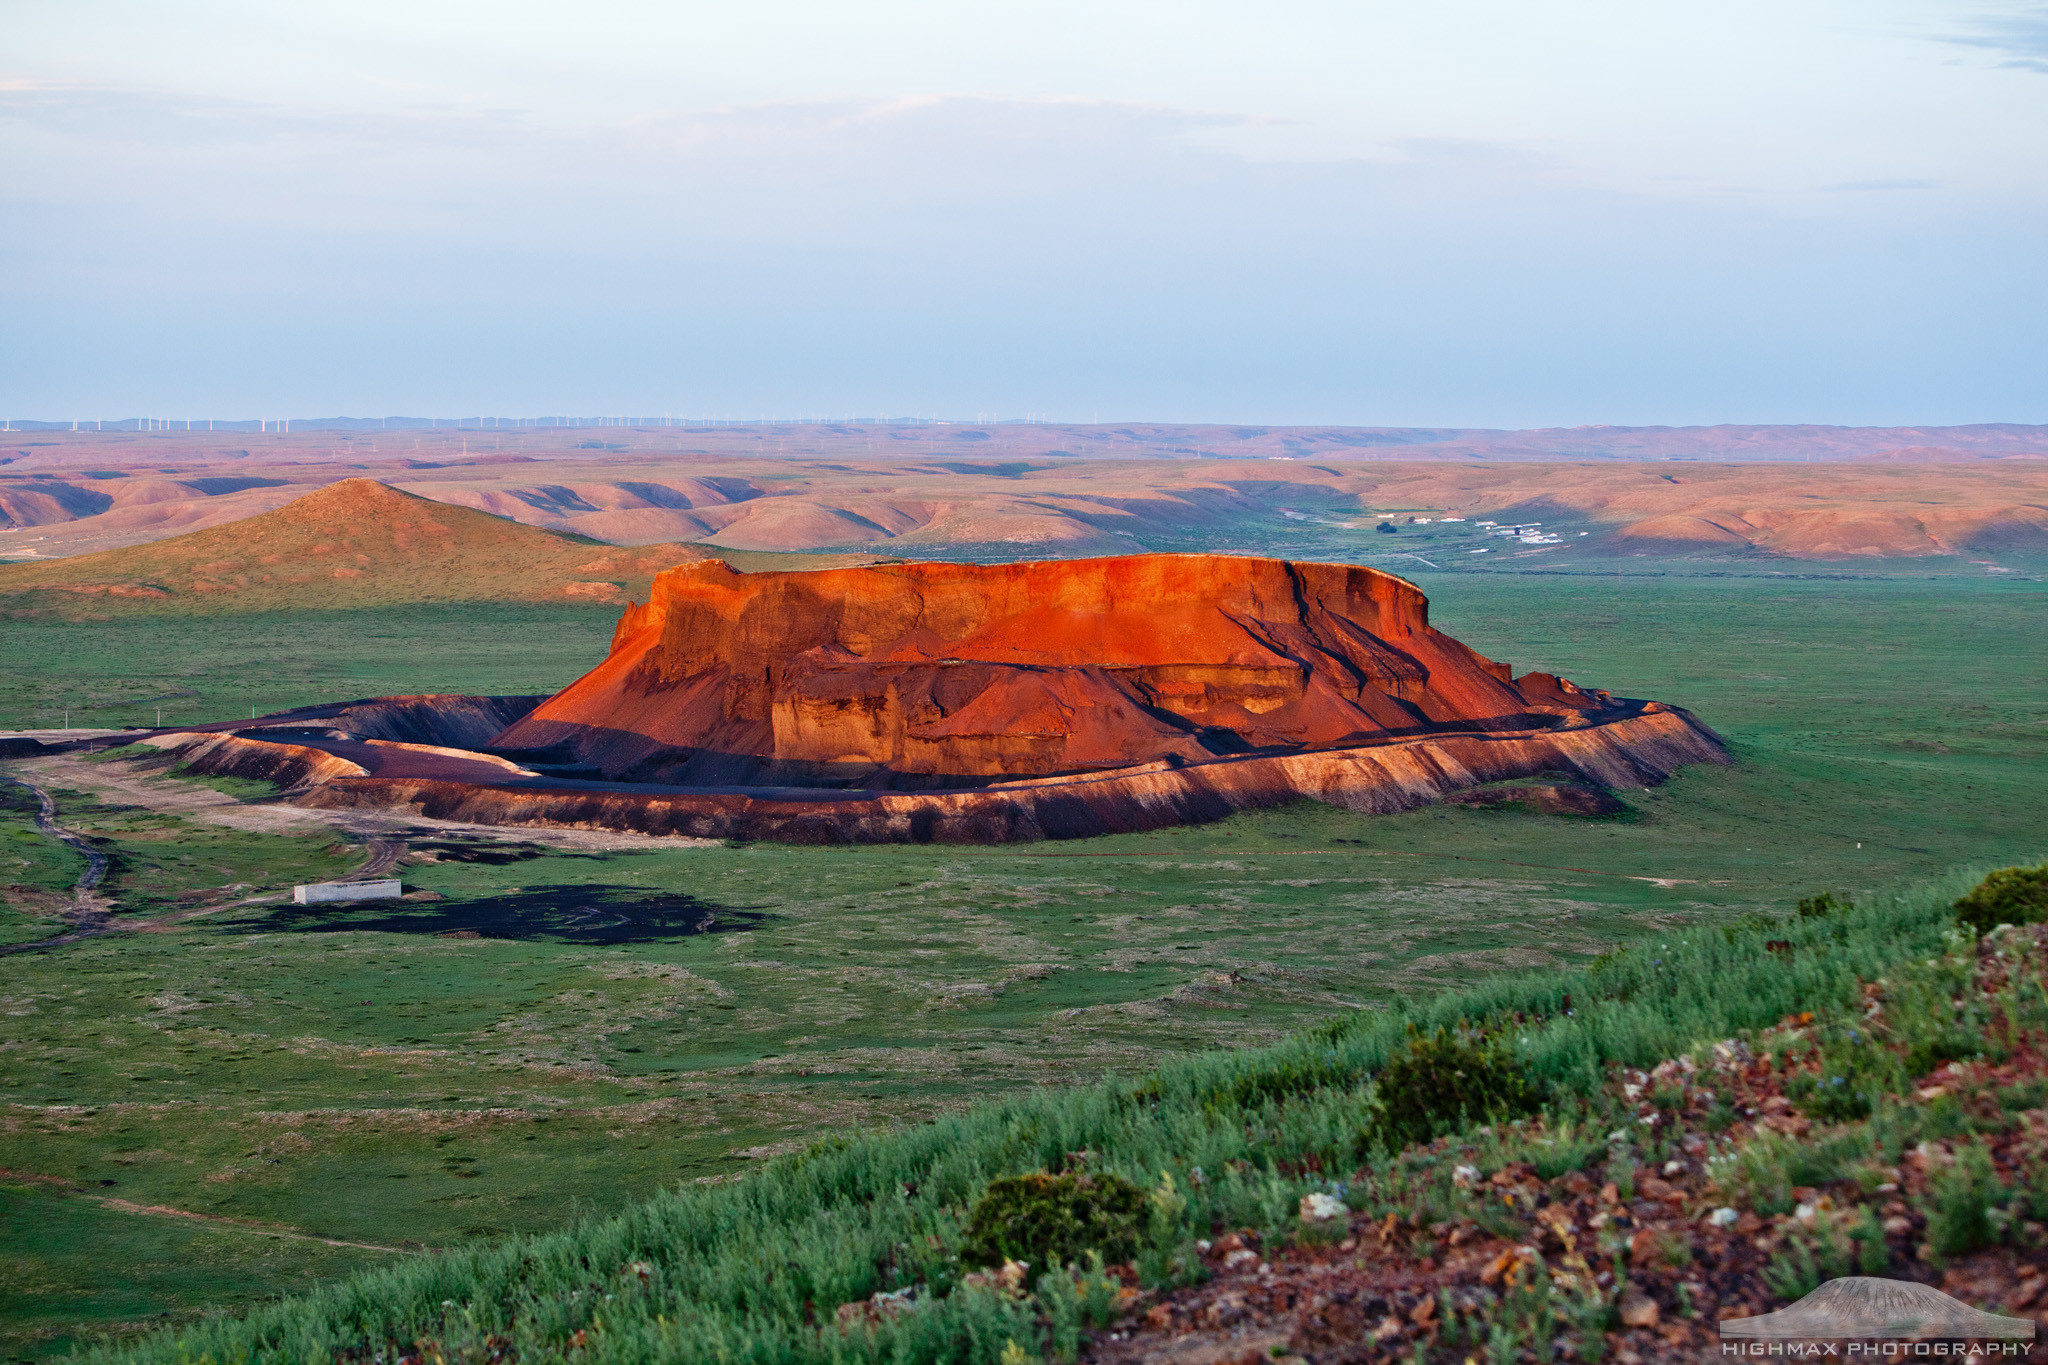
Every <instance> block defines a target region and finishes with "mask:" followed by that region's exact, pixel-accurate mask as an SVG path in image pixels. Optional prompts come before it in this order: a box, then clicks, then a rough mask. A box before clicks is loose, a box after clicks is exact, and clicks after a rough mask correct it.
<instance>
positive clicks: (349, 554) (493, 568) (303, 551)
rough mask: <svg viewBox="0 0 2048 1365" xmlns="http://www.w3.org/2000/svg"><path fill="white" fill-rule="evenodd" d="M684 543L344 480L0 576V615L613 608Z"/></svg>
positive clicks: (696, 552)
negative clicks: (202, 524)
mask: <svg viewBox="0 0 2048 1365" xmlns="http://www.w3.org/2000/svg"><path fill="white" fill-rule="evenodd" d="M710 553H711V552H710V551H708V550H705V549H702V548H700V547H697V546H691V545H676V544H666V545H647V546H641V547H639V548H636V549H622V548H620V547H617V546H613V545H607V544H604V543H603V542H601V541H594V540H591V539H589V538H587V537H584V536H580V535H576V534H574V533H571V532H565V531H556V530H547V529H542V528H538V527H532V526H522V525H520V524H519V523H517V522H514V521H508V520H506V519H505V518H503V517H498V516H493V515H491V514H489V513H487V512H478V511H474V510H472V509H470V508H466V507H456V506H451V505H450V504H447V503H441V502H435V501H433V500H431V499H428V498H422V497H419V496H416V495H414V494H411V493H406V492H402V491H400V490H398V489H396V488H392V487H389V486H388V485H385V484H382V483H379V482H377V481H376V480H374V479H360V478H358V479H343V480H341V481H340V482H338V483H332V484H328V485H327V486H326V487H324V488H320V489H317V490H315V491H314V492H311V493H308V494H306V495H305V496H304V497H301V498H299V499H298V500H296V501H294V502H291V503H287V504H286V505H285V506H283V507H279V508H277V509H275V510H274V511H269V512H264V513H262V514H260V515H258V516H253V517H249V518H247V519H245V520H242V521H236V522H231V523H229V524H227V525H225V526H215V527H211V528H209V529H206V530H202V531H195V532H192V533H190V534H187V535H182V536H174V537H172V538H171V539H168V540H161V541H156V542H153V543H150V544H146V545H134V546H128V547H126V548H123V549H118V550H106V551H102V552H101V553H98V554H90V555H79V556H76V557H73V558H67V559H61V560H52V561H48V562H44V563H34V562H30V563H17V564H7V565H0V614H4V615H8V616H15V617H20V616H23V615H30V616H59V617H64V616H71V617H77V616H108V615H114V614H127V613H133V612H137V611H144V612H155V613H210V612H223V611H236V612H245V611H271V610H286V609H307V608H312V609H343V608H355V607H376V606H389V605H394V604H398V603H417V602H467V601H527V602H532V601H555V602H561V601H572V602H573V601H584V602H591V603H594V604H609V603H620V602H624V601H625V600H626V597H627V595H628V593H629V592H630V591H633V590H635V589H640V590H644V586H645V584H646V583H648V582H649V581H650V580H651V579H652V577H653V575H654V574H656V573H658V572H659V571H661V570H662V569H666V568H670V567H672V566H674V565H677V564H683V563H688V562H691V561H693V560H699V559H704V558H707V557H708V556H709V555H710Z"/></svg>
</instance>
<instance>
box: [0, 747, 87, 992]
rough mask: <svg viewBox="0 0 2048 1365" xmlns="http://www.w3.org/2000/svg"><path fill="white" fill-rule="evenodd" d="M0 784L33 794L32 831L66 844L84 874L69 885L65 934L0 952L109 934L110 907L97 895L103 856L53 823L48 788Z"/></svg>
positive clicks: (54, 807) (2, 778)
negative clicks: (82, 862)
mask: <svg viewBox="0 0 2048 1365" xmlns="http://www.w3.org/2000/svg"><path fill="white" fill-rule="evenodd" d="M0 782H7V783H11V784H13V785H14V786H17V787H23V788H26V789H27V790H29V791H32V792H34V793H35V796H36V801H37V803H38V808H37V810H36V828H37V829H39V830H41V831H42V832H43V833H45V834H47V835H49V836H50V837H51V838H52V839H56V840H59V841H60V842H62V843H65V844H69V845H70V846H71V847H72V848H75V849H77V850H78V851H79V853H81V854H83V855H84V857H85V871H83V872H81V873H79V874H78V880H77V881H76V882H74V883H72V886H71V908H70V909H69V910H68V911H65V912H63V915H64V918H65V919H67V920H69V921H70V922H71V924H72V926H73V927H72V930H71V932H70V933H67V934H59V935H57V936H56V937H54V938H45V939H38V940H36V941H35V942H34V943H11V944H7V945H5V946H0V953H20V952H26V951H28V950H29V949H30V948H49V947H54V946H56V945H57V944H61V943H72V942H75V941H77V940H79V939H82V938H92V937H93V936H95V935H97V934H104V933H109V932H111V931H112V929H113V928H114V925H113V907H112V906H111V905H110V904H109V903H108V901H107V898H106V897H105V896H103V895H101V894H100V893H99V885H100V879H101V878H103V877H105V876H106V875H107V855H106V854H104V853H102V852H100V851H99V850H98V849H96V848H94V847H93V846H92V841H91V840H90V839H88V838H86V837H85V836H84V835H83V834H80V833H78V831H76V830H70V829H66V828H64V826H62V825H60V824H58V823H57V798H56V797H54V796H52V795H50V792H49V789H48V788H46V787H42V786H38V785H37V784H36V783H34V782H30V781H27V780H25V779H23V778H19V777H5V776H0Z"/></svg>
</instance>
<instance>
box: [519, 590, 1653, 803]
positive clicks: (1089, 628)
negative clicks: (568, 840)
mask: <svg viewBox="0 0 2048 1365" xmlns="http://www.w3.org/2000/svg"><path fill="white" fill-rule="evenodd" d="M1612 706H1613V703H1612V700H1611V699H1610V698H1608V697H1607V696H1606V694H1604V693H1595V692H1583V691H1580V690H1579V689H1577V688H1575V687H1573V686H1572V685H1571V684H1570V683H1567V682H1564V681H1562V680H1561V679H1557V678H1553V677H1550V676H1549V675H1547V674H1531V675H1529V676H1528V677H1526V678H1524V679H1522V680H1521V681H1520V682H1519V683H1517V682H1515V681H1513V680H1512V679H1511V678H1510V675H1509V671H1508V668H1507V666H1506V665H1505V664H1498V663H1494V662H1492V661H1490V660H1488V659H1486V658H1484V657H1482V656H1481V655H1479V654H1477V653H1475V652H1474V651H1472V650H1471V649H1468V648H1467V647H1465V646H1464V645H1462V644H1460V643H1459V642H1458V641H1456V640H1454V639H1452V638H1451V637H1450V636H1448V635H1444V634H1442V633H1441V632H1439V631H1436V630H1434V629H1432V628H1431V627H1430V625H1429V604H1428V601H1427V599H1425V598H1424V597H1423V595H1422V593H1421V591H1420V590H1419V589H1417V588H1416V587H1415V586H1414V585H1413V584H1411V583H1408V582H1406V581H1405V580H1403V579H1400V578H1396V577H1394V576H1393V575H1391V574H1385V573H1381V572H1379V571H1377V570H1374V569H1366V568H1357V567H1352V566H1348V565H1337V564H1296V563H1289V562H1286V561H1282V560H1269V559H1245V558H1233V557H1227V556H1220V555H1135V556H1129V557H1124V558H1117V559H1091V560H1067V561H1055V562H1040V563H1029V564H1001V565H986V566H984V565H961V564H902V565H885V566H874V567H868V568H858V569H840V570H827V571H823V572H814V573H758V574H741V573H737V572H735V571H734V570H732V569H731V568H729V567H727V566H726V565H725V564H724V563H722V562H719V561H716V560H713V561H710V562H707V563H703V564H693V565H687V566H684V567H681V568H676V569H671V570H669V571H667V572H665V573H663V574H661V575H660V576H659V577H658V578H656V579H655V581H654V587H653V593H652V596H651V598H650V600H649V601H648V603H647V604H646V605H645V606H638V605H635V606H630V607H628V608H627V610H626V612H625V614H624V616H623V617H622V618H621V619H620V621H619V624H618V628H617V630H616V631H615V633H614V635H613V640H612V649H611V653H610V655H609V657H607V658H606V660H605V661H604V663H602V664H601V665H599V666H598V667H597V668H596V669H594V670H592V671H591V672H590V673H589V674H587V675H586V676H584V677H583V678H582V679H580V680H578V681H577V682H576V683H574V684H572V685H571V686H570V687H568V688H567V689H565V690H564V691H563V692H561V693H560V694H558V695H557V696H555V697H553V698H551V699H550V700H548V701H546V702H544V703H542V704H541V705H540V706H539V707H538V708H536V709H535V710H534V711H533V712H532V714H530V715H528V716H527V717H525V718H524V719H522V720H520V721H518V722H516V723H515V724H513V725H512V726H510V727H509V728H508V729H507V730H505V732H504V733H503V734H501V735H499V736H498V738H497V740H496V745H497V747H499V748H501V749H506V750H527V751H545V750H551V749H552V750H558V751H562V752H563V754H564V756H567V755H568V754H573V755H574V757H575V759H576V760H578V761H580V762H582V763H585V764H590V765H593V766H595V767H597V768H599V769H601V770H602V772H603V773H604V775H605V776H606V777H607V778H612V779H627V780H633V781H648V782H662V783H677V784H684V785H693V786H818V787H860V788H866V789H877V788H879V789H890V788H895V789H929V788H939V787H970V786H977V785H983V784H986V783H989V782H995V781H1002V780H1005V779H1015V778H1035V777H1049V776H1054V775H1059V774H1074V773H1085V772H1094V771H1102V770H1109V769H1120V768H1129V767H1132V766H1135V765H1142V764H1148V763H1166V764H1183V763H1198V762H1202V761H1204V760H1208V759H1211V758H1214V757H1217V756H1219V755H1227V754H1246V753H1254V752H1258V753H1271V752H1288V751H1297V752H1298V751H1303V750H1313V749H1328V748H1335V747H1340V746H1353V745H1361V744H1370V743H1375V742H1382V741H1385V740H1389V739H1394V738H1399V737H1402V736H1411V735H1419V734H1427V733H1434V732H1443V731H1487V730H1526V729H1529V728H1531V727H1532V726H1541V725H1543V724H1555V723H1557V718H1562V717H1570V716H1579V715H1582V714H1587V713H1599V712H1602V711H1605V710H1608V709H1610V708H1611V707H1612Z"/></svg>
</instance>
